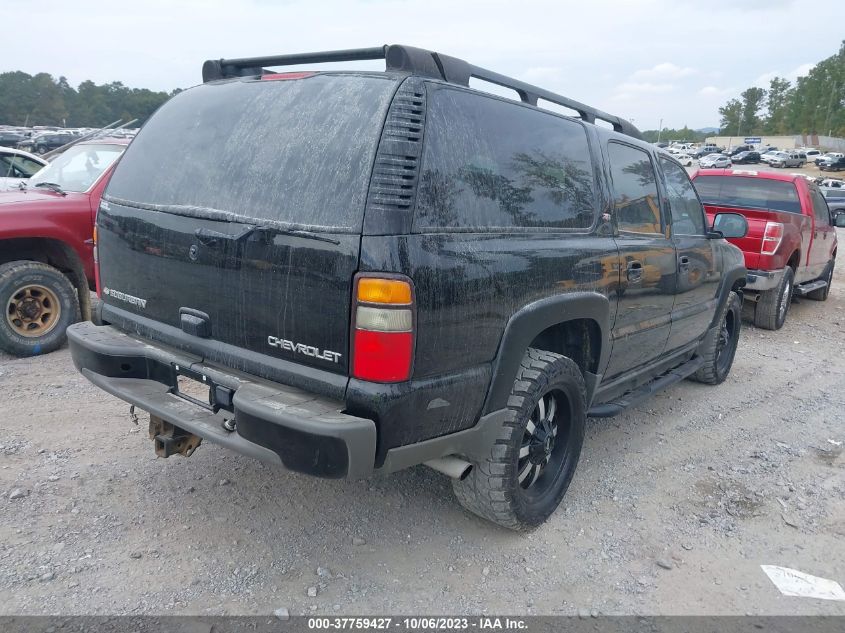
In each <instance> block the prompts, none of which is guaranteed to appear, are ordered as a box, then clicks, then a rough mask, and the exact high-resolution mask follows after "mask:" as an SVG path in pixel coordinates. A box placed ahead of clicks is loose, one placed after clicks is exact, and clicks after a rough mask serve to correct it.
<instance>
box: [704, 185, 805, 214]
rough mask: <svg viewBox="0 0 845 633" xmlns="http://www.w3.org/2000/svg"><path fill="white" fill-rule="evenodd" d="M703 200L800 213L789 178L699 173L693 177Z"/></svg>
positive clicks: (706, 202) (710, 202) (709, 202)
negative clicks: (770, 178) (784, 180)
mask: <svg viewBox="0 0 845 633" xmlns="http://www.w3.org/2000/svg"><path fill="white" fill-rule="evenodd" d="M693 184H694V185H695V188H696V190H697V191H698V195H699V196H701V201H702V202H704V204H717V205H725V206H731V207H748V208H752V209H771V210H773V211H787V212H789V213H801V202H800V201H799V200H798V192H797V191H796V190H795V185H793V184H792V183H791V182H782V181H780V180H769V179H768V178H753V177H747V176H699V177H698V178H696V179H695V180H694V181H693Z"/></svg>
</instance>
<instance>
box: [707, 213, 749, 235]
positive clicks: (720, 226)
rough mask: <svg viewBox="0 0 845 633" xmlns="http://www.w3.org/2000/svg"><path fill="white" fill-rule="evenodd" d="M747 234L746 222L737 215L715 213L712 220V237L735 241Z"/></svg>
mask: <svg viewBox="0 0 845 633" xmlns="http://www.w3.org/2000/svg"><path fill="white" fill-rule="evenodd" d="M747 233H748V220H746V219H745V218H744V217H743V216H741V215H740V214H739V213H717V214H716V217H715V218H713V229H712V232H711V236H712V237H724V238H727V239H737V238H741V237H745V236H746V234H747ZM714 234H715V235H714Z"/></svg>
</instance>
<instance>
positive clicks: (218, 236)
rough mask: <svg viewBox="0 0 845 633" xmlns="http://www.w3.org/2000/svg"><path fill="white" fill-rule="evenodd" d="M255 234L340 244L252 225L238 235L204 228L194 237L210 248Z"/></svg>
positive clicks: (297, 231) (303, 233)
mask: <svg viewBox="0 0 845 633" xmlns="http://www.w3.org/2000/svg"><path fill="white" fill-rule="evenodd" d="M255 233H261V234H263V235H264V236H265V237H269V236H270V235H293V236H294V237H302V238H305V239H309V240H317V241H318V242H328V243H329V244H334V245H335V246H337V245H338V244H340V242H339V241H338V240H335V239H332V238H330V237H326V236H325V235H320V234H318V233H312V232H311V231H303V230H301V229H285V228H282V227H280V226H265V225H260V226H259V225H253V224H248V225H246V226H244V228H243V229H242V230H241V232H240V233H235V234H234V235H233V234H230V233H221V232H220V231H212V230H211V229H206V228H200V229H197V230H196V231H195V232H194V235H196V237H197V240H198V241H199V242H200V243H201V244H202V245H203V246H211V245H213V244H215V243H216V242H218V241H220V240H225V241H228V242H243V241H244V240H246V238H248V237H249V236H250V235H253V234H255Z"/></svg>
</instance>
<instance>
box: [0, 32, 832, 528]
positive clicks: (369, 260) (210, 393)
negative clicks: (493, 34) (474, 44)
mask: <svg viewBox="0 0 845 633" xmlns="http://www.w3.org/2000/svg"><path fill="white" fill-rule="evenodd" d="M305 57H306V58H307V59H308V60H309V63H312V64H318V63H320V62H323V61H325V62H333V61H338V60H344V61H350V60H372V59H376V58H382V59H384V60H385V65H386V70H385V72H359V71H331V72H316V71H297V72H291V73H285V72H275V71H272V72H271V71H265V70H263V68H265V67H267V66H270V67H276V66H289V65H296V64H301V63H302V59H303V56H301V55H292V56H273V57H268V58H252V59H233V60H209V61H207V62H206V63H205V64H204V65H203V69H202V75H203V84H202V85H201V86H197V87H196V88H193V89H191V90H186V91H183V92H181V93H179V94H178V95H176V96H174V97H173V98H172V99H171V100H170V101H168V102H167V103H165V104H164V105H163V106H162V107H161V108H160V109H159V110H158V111H157V112H156V114H154V115H153V116H152V118H151V119H150V120H149V121H148V122H147V123H146V124H145V126H144V128H143V129H142V131H141V132H140V133H139V135H138V136H137V138H136V139H135V140H133V141H132V143H131V144H129V145H128V147H126V145H125V142H124V143H119V142H116V141H115V142H112V141H107V140H99V141H91V142H87V143H84V144H80V145H78V146H76V147H74V148H71V149H70V150H68V151H67V152H65V153H64V154H63V155H62V156H60V157H59V158H57V159H56V160H55V161H53V162H52V163H51V164H50V165H49V166H48V167H46V168H45V169H44V170H43V171H42V172H39V173H38V174H36V175H35V176H34V177H33V178H32V179H31V180H30V182H29V185H28V186H27V187H26V188H23V189H22V190H20V191H16V192H7V193H2V194H0V208H3V209H4V211H3V213H4V214H7V217H8V218H9V219H10V222H8V223H6V222H4V224H3V225H2V227H0V228H1V229H2V230H6V226H7V225H9V226H12V227H14V230H13V232H12V234H11V235H4V234H2V233H0V253H2V256H3V258H4V260H5V263H3V264H2V265H0V306H3V308H4V310H5V313H4V315H3V316H4V318H3V319H0V346H3V347H4V348H5V349H7V350H9V351H11V352H13V353H15V354H20V355H31V354H37V353H43V352H47V351H50V350H52V349H55V348H56V347H58V346H59V345H60V344H61V343H62V341H63V339H64V335H65V330H64V328H65V327H66V326H67V324H68V323H70V322H71V321H74V320H76V319H78V318H79V317H80V316H82V317H83V318H86V317H89V316H90V317H93V319H94V320H95V321H96V323H97V324H96V325H95V324H94V323H91V322H81V323H76V324H74V325H71V326H70V327H69V328H67V337H68V339H69V342H70V348H71V355H72V357H73V360H74V363H75V365H76V366H77V368H78V369H80V371H82V372H83V373H84V375H85V376H86V377H87V378H88V379H89V380H91V381H92V382H93V383H94V384H95V385H97V386H98V387H100V388H101V389H103V390H105V391H107V392H109V393H111V394H113V395H114V396H116V397H118V398H120V399H123V400H124V401H126V402H129V403H131V404H132V405H134V406H136V407H137V408H139V409H142V410H145V411H148V412H149V413H150V437H151V439H152V440H153V444H154V447H155V451H156V453H157V454H158V455H160V456H161V457H169V456H172V455H177V454H180V455H184V456H190V455H191V454H193V453H194V452H195V451H196V450H197V448H198V447H199V446H200V444H201V442H203V441H204V440H209V441H212V442H216V443H218V444H220V445H222V446H224V447H227V448H229V449H231V450H235V451H238V452H241V453H243V454H245V455H248V456H251V457H253V458H257V459H261V460H264V461H266V462H269V463H272V464H276V465H283V466H285V467H286V468H288V469H291V470H294V471H298V472H302V473H306V474H309V475H313V476H320V477H329V478H338V477H347V478H361V477H367V476H372V475H375V474H387V473H391V472H394V471H396V470H399V469H402V468H406V467H409V466H413V465H417V464H425V465H426V466H428V467H430V468H432V469H435V470H437V471H438V472H441V473H444V474H446V475H447V476H449V477H450V478H451V479H452V484H453V489H454V491H455V493H456V496H457V498H458V500H459V501H460V503H461V504H462V505H464V506H465V507H466V508H467V509H468V510H470V511H471V512H473V513H475V514H477V515H479V516H481V517H484V518H486V519H488V520H490V521H493V522H496V523H498V524H500V525H503V526H506V527H508V528H511V529H528V528H532V527H535V526H537V525H539V524H541V523H542V522H543V521H545V520H546V519H547V518H548V517H549V515H550V514H551V513H552V512H553V511H554V510H555V508H556V507H557V506H558V504H559V503H560V501H561V499H562V497H563V495H564V494H565V492H566V490H567V488H568V486H569V483H570V481H571V480H572V477H573V475H574V472H575V468H576V465H577V462H578V459H579V455H580V451H581V446H582V443H583V440H584V435H585V424H586V419H587V417H588V416H595V417H601V416H605V417H607V416H613V415H616V414H618V413H619V412H621V411H623V410H625V408H626V407H629V406H631V405H633V404H635V403H637V402H639V401H641V400H642V399H644V398H646V397H648V396H649V395H651V394H653V393H654V392H656V391H658V390H660V389H664V388H667V387H668V386H670V385H672V384H673V383H676V382H678V381H680V380H683V379H686V378H689V379H692V380H696V381H698V382H701V383H705V384H709V385H717V384H720V383H721V382H723V381H724V380H725V379H726V378H727V377H728V374H729V372H730V370H731V367H732V364H733V360H734V356H735V353H736V351H737V345H738V341H739V336H740V330H741V317H740V315H741V311H742V302H743V299H744V298H746V299H748V300H754V301H755V303H756V315H755V322H756V323H758V324H759V325H761V326H762V327H768V328H772V329H777V328H778V327H780V326H782V325H783V321H784V319H785V318H786V313H787V311H788V309H789V302H790V301H791V300H792V297H793V296H795V295H799V294H800V295H804V296H807V297H809V298H811V299H816V300H819V301H823V300H825V299H827V297H828V293H829V291H830V281H831V276H832V271H833V265H834V262H835V257H836V249H837V234H836V230H835V228H834V224H837V225H840V226H845V216H842V218H841V219H842V222H841V223H840V221H839V219H836V220H834V218H832V216H831V213H830V209H829V207H828V204H827V202H826V200H825V198H824V197H823V196H822V195H821V193H820V191H819V188H818V187H817V186H816V185H815V184H814V183H812V182H810V181H808V180H807V179H805V178H798V177H794V176H791V175H790V174H786V173H783V172H779V173H766V174H762V173H759V174H758V173H753V172H750V171H739V170H699V171H698V172H697V174H695V175H694V176H693V180H692V181H691V180H690V178H689V176H688V175H687V173H686V170H685V169H684V168H683V167H682V166H681V165H680V164H679V163H678V161H676V160H675V159H674V158H672V157H671V156H669V155H668V154H666V153H664V152H662V151H658V150H657V148H655V147H654V146H653V145H652V144H650V143H647V142H645V141H644V140H642V138H641V135H640V133H639V131H638V130H637V129H636V128H635V127H634V126H633V125H632V124H631V123H630V122H629V121H628V120H627V119H625V118H623V117H618V116H614V115H611V114H608V113H605V112H602V111H600V110H597V109H595V108H592V107H589V106H586V105H585V104H582V103H577V102H574V101H572V100H570V99H568V98H566V97H564V96H561V95H558V94H555V93H552V92H550V91H547V90H544V89H542V88H540V87H538V86H532V85H529V84H525V83H523V82H520V81H518V80H515V79H511V78H508V77H505V76H503V75H500V74H498V73H492V72H490V71H487V70H485V69H483V68H480V67H477V66H474V65H472V64H470V63H468V62H466V61H464V60H460V59H457V58H455V57H451V56H445V55H439V54H438V53H436V52H433V51H427V50H422V49H417V48H413V47H406V46H386V47H380V48H371V49H358V50H352V51H331V52H325V53H314V54H308V55H306V56H305ZM470 78H475V79H478V80H482V81H484V80H493V81H495V83H497V84H499V85H500V86H506V87H510V88H512V89H513V90H514V92H515V95H517V98H516V99H506V98H504V97H500V96H496V95H491V94H488V93H485V92H482V91H479V90H476V89H472V88H470V87H469V81H470ZM338 95H342V98H335V97H337V96H338ZM541 100H542V101H546V102H551V103H552V104H555V105H557V106H563V107H565V108H569V109H574V110H575V111H576V112H577V113H578V115H579V116H578V117H567V116H562V115H560V114H558V113H556V112H552V111H550V110H548V109H544V108H542V107H539V106H538V105H537V104H538V103H540V101H541ZM596 120H601V121H604V122H605V123H607V124H609V125H610V126H611V127H612V129H608V128H606V127H603V126H599V125H596V124H595V121H596ZM259 149H260V151H259ZM124 150H125V151H124ZM121 153H122V154H123V155H122V156H121V158H120V161H119V162H117V163H115V160H116V158H117V156H119V155H120V154H121ZM57 209H66V211H67V213H56V212H55V211H56V210H57ZM95 221H96V229H95ZM36 225H37V230H36V229H34V228H33V227H35V226H36ZM28 231H29V233H27V232H28ZM42 234H44V235H47V236H48V237H46V238H43V237H41V235H42ZM89 288H91V289H93V288H96V290H97V294H98V295H99V298H100V302H99V303H98V305H97V307H96V310H94V311H93V313H92V310H91V309H90V306H89V303H88V301H89V300H88V297H89V293H88V290H89ZM80 313H81V315H80Z"/></svg>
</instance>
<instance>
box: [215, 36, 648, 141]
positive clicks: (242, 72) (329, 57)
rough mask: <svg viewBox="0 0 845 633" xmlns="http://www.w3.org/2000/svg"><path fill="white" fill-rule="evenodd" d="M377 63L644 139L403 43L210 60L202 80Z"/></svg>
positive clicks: (586, 110) (564, 101)
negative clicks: (481, 87)
mask: <svg viewBox="0 0 845 633" xmlns="http://www.w3.org/2000/svg"><path fill="white" fill-rule="evenodd" d="M371 59H383V60H385V67H386V69H387V70H389V71H398V72H407V73H411V74H415V75H424V76H426V77H432V78H435V79H442V80H444V81H447V82H450V83H455V84H460V85H463V86H467V87H469V80H470V79H471V78H472V77H475V78H476V79H480V80H482V81H487V82H490V83H493V84H496V85H498V86H502V87H503V88H510V89H511V90H514V91H516V93H517V94H518V95H519V98H520V100H522V101H523V102H525V103H529V104H531V105H534V106H536V105H537V101H538V99H543V100H545V101H549V102H551V103H554V104H557V105H560V106H563V107H565V108H569V109H571V110H574V111H575V112H577V113H578V116H579V117H580V118H581V119H582V120H584V121H587V122H588V123H595V122H596V119H599V120H601V121H605V122H606V123H609V124H610V125H611V126H613V129H614V130H615V131H617V132H619V133H621V134H625V135H627V136H632V137H634V138H638V139H641V138H642V135H641V134H640V131H639V130H638V129H637V128H636V127H634V125H633V124H632V123H631V122H630V121H627V120H626V119H623V118H622V117H618V116H615V115H612V114H608V113H607V112H603V111H601V110H598V109H596V108H593V107H591V106H588V105H586V104H583V103H580V102H578V101H575V100H574V99H569V98H567V97H564V96H562V95H559V94H557V93H554V92H550V91H548V90H544V89H543V88H539V87H538V86H533V85H531V84H528V83H525V82H523V81H520V80H519V79H514V78H513V77H508V76H507V75H502V74H500V73H497V72H494V71H492V70H487V69H486V68H481V67H479V66H474V65H472V64H469V63H467V62H466V61H464V60H462V59H458V58H456V57H450V56H449V55H443V54H442V53H435V52H433V51H429V50H425V49H421V48H415V47H413V46H403V45H400V44H390V45H385V46H377V47H373V48H351V49H346V50H337V51H323V52H317V53H297V54H292V55H277V56H273V57H246V58H241V59H216V60H215V59H210V60H208V61H206V62H205V63H204V64H203V67H202V79H203V81H204V82H207V81H214V80H216V79H224V78H227V77H243V76H251V75H263V74H266V73H268V72H269V71H268V70H265V69H264V66H295V65H299V64H321V63H326V62H347V61H361V60H371Z"/></svg>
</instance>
